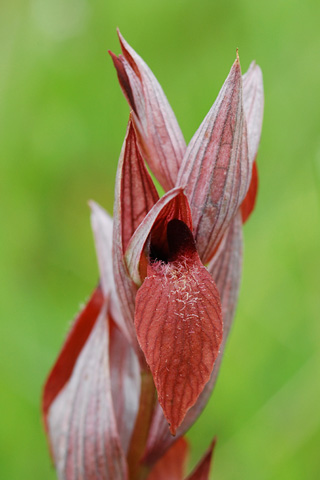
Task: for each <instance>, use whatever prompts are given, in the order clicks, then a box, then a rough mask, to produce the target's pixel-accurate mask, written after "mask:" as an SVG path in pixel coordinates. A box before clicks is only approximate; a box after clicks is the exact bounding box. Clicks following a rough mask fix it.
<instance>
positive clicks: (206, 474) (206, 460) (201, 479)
mask: <svg viewBox="0 0 320 480" xmlns="http://www.w3.org/2000/svg"><path fill="white" fill-rule="evenodd" d="M215 444H216V441H215V440H213V442H212V443H211V445H210V447H209V448H208V450H207V451H206V453H205V455H204V456H203V458H202V459H201V461H200V462H199V463H198V465H197V466H196V467H195V469H194V470H193V472H191V474H190V475H188V477H187V478H186V480H209V478H210V466H211V460H212V453H213V449H214V447H215Z"/></svg>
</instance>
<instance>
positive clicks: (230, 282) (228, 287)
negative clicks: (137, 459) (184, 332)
mask: <svg viewBox="0 0 320 480" xmlns="http://www.w3.org/2000/svg"><path fill="white" fill-rule="evenodd" d="M241 266H242V222H241V215H240V212H238V214H237V215H236V217H235V218H234V220H233V221H232V223H231V225H230V227H229V228H228V230H227V231H226V233H225V235H224V238H223V240H222V242H221V244H220V245H219V248H218V250H217V253H216V254H215V256H214V258H213V259H212V261H211V262H210V263H209V265H208V271H209V272H210V274H211V275H212V277H213V279H214V281H215V282H216V285H217V287H218V290H219V292H220V298H221V305H222V316H223V341H222V345H221V347H220V353H219V355H218V357H217V360H216V361H215V364H214V367H213V371H212V374H211V377H210V380H209V382H208V383H207V384H206V386H205V387H204V389H203V392H202V393H201V395H200V396H199V398H198V400H197V402H196V404H195V405H194V406H193V407H192V408H191V409H190V410H189V411H188V412H187V415H186V418H185V419H184V421H183V422H182V425H181V426H180V427H179V428H178V430H177V436H181V435H184V433H185V432H186V431H187V430H189V428H190V427H191V425H193V423H194V422H195V421H196V419H197V418H198V417H199V415H200V414H201V412H202V411H203V409H204V407H205V406H206V404H207V402H208V400H209V397H210V395H211V392H212V390H213V388H214V385H215V382H216V379H217V376H218V373H219V368H220V363H221V360H222V355H223V351H224V345H225V343H226V340H227V337H228V333H229V331H230V326H231V324H232V320H233V316H234V312H235V308H236V304H237V298H238V292H239V286H240V280H241ZM174 441H175V438H174V437H172V435H170V433H169V431H168V427H167V422H166V420H165V417H164V415H163V412H162V409H161V407H160V406H159V405H158V406H157V408H156V409H155V413H154V416H153V420H152V424H151V427H150V432H149V438H148V442H147V446H146V451H145V455H144V460H145V462H146V464H148V465H152V464H153V463H154V462H155V461H156V460H157V459H158V458H160V457H161V456H162V455H163V454H164V452H166V450H167V449H168V448H170V446H171V445H172V443H173V442H174Z"/></svg>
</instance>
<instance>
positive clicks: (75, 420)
mask: <svg viewBox="0 0 320 480" xmlns="http://www.w3.org/2000/svg"><path fill="white" fill-rule="evenodd" d="M69 347H70V345H69ZM47 418H48V433H49V436H50V441H51V447H52V452H53V457H54V461H55V466H56V469H57V473H58V477H59V478H60V479H65V480H75V479H76V480H78V479H79V480H80V479H82V478H86V479H87V480H96V479H97V478H99V479H101V480H125V479H126V478H127V466H126V461H125V457H124V454H123V451H122V448H121V444H120V438H119V435H118V431H117V425H116V419H115V413H114V409H113V404H112V397H111V383H110V365H109V319H108V316H107V314H106V307H105V306H103V307H102V309H101V312H100V314H99V316H98V318H97V319H96V321H95V324H94V326H93V328H92V330H91V333H90V335H89V337H88V338H87V341H86V343H85V345H84V346H83V348H82V350H81V352H80V354H79V355H78V357H77V361H76V363H75V365H74V368H73V370H72V375H71V377H70V378H69V381H68V382H67V383H66V384H65V386H64V388H63V389H62V390H61V391H60V393H59V395H58V396H56V398H55V399H54V401H53V402H52V403H51V404H50V407H49V410H48V417H47Z"/></svg>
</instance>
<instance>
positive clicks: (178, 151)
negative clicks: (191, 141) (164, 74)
mask: <svg viewBox="0 0 320 480" xmlns="http://www.w3.org/2000/svg"><path fill="white" fill-rule="evenodd" d="M118 35H119V40H120V44H121V49H122V53H123V54H122V55H119V57H117V56H116V55H114V54H112V53H111V52H110V53H111V56H112V59H113V62H114V66H115V68H116V70H117V73H118V78H119V82H120V85H121V88H122V90H123V93H124V95H125V97H126V99H127V100H128V103H129V105H130V108H131V109H132V111H133V119H134V123H135V126H136V129H137V133H138V137H139V144H140V147H141V150H142V153H143V156H144V157H145V159H146V161H147V163H148V165H149V166H150V168H151V170H152V172H153V173H154V175H155V177H156V178H157V180H158V181H159V182H160V183H161V185H162V186H163V188H164V189H165V190H170V189H171V188H173V187H174V186H175V183H176V179H177V175H178V171H179V167H180V165H181V161H182V158H183V155H184V153H185V150H186V144H185V141H184V138H183V135H182V133H181V130H180V127H179V125H178V122H177V120H176V117H175V115H174V113H173V111H172V109H171V107H170V105H169V102H168V100H167V98H166V96H165V94H164V92H163V90H162V88H161V86H160V85H159V83H158V81H157V79H156V78H155V76H154V75H153V73H152V72H151V70H150V69H149V67H148V66H147V65H146V63H145V62H144V61H143V60H142V58H141V57H139V55H138V54H137V53H136V52H135V51H134V50H133V48H131V47H130V45H129V44H128V43H127V42H126V41H125V39H124V38H123V37H122V35H121V34H120V32H118Z"/></svg>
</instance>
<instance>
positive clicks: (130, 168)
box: [113, 119, 159, 351]
mask: <svg viewBox="0 0 320 480" xmlns="http://www.w3.org/2000/svg"><path fill="white" fill-rule="evenodd" d="M158 198H159V196H158V193H157V191H156V189H155V186H154V185H153V182H152V179H151V177H150V175H149V173H148V171H147V169H146V167H145V165H144V162H143V160H142V157H141V155H140V152H139V149H138V146H137V141H136V135H135V131H134V128H133V125H132V121H131V119H129V124H128V129H127V134H126V138H125V140H124V144H123V147H122V151H121V154H120V159H119V164H118V171H117V178H116V188H115V204H114V231H113V272H114V278H115V284H116V289H117V292H118V298H119V302H120V307H121V311H122V314H123V317H124V321H125V324H126V327H127V330H128V332H129V335H130V338H131V342H132V344H133V345H134V346H135V348H136V350H137V351H138V350H139V347H138V345H137V340H136V334H135V329H134V324H133V320H134V305H135V296H136V291H137V288H136V286H135V284H134V283H133V282H132V280H131V279H130V277H129V276H128V272H127V268H126V265H125V263H124V252H125V249H126V247H127V244H128V242H129V240H130V238H131V236H132V235H133V233H134V231H135V230H136V228H137V227H138V225H139V224H140V223H141V221H142V220H143V218H144V217H145V216H146V214H147V212H148V211H149V210H150V209H151V207H152V206H153V205H154V204H155V203H156V202H157V200H158Z"/></svg>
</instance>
